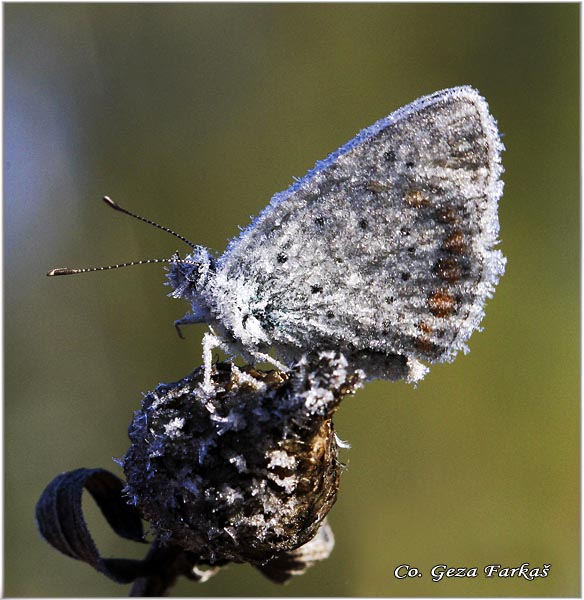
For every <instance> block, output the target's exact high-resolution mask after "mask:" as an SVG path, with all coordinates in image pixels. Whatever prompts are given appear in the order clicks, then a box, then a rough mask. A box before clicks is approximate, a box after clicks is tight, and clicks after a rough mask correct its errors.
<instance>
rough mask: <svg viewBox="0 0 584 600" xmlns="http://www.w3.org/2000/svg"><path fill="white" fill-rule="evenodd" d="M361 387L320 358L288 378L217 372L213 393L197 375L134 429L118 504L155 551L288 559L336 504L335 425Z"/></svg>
mask: <svg viewBox="0 0 584 600" xmlns="http://www.w3.org/2000/svg"><path fill="white" fill-rule="evenodd" d="M360 381H361V373H359V372H357V373H355V372H351V371H349V370H348V368H347V362H346V360H345V359H344V357H342V356H338V355H335V354H334V353H333V352H326V353H321V354H320V355H319V356H318V357H317V358H315V359H314V360H311V361H308V360H306V359H303V360H302V361H301V362H300V363H299V364H298V365H297V366H296V367H295V368H294V369H292V371H290V372H289V373H287V374H284V373H281V372H278V371H271V372H261V371H257V370H255V369H253V368H251V367H245V368H242V369H239V368H237V367H235V366H233V365H230V364H218V365H216V369H215V372H214V375H213V392H212V393H211V394H209V393H205V392H204V391H203V388H202V386H201V384H202V382H203V370H202V369H200V368H199V369H197V370H195V371H194V372H193V373H192V374H191V375H189V376H188V377H185V378H184V379H182V380H181V381H179V382H177V383H174V384H163V385H159V386H158V387H157V388H156V390H155V391H153V392H149V393H148V394H146V396H145V398H144V400H143V403H142V409H141V410H139V411H137V412H136V413H135V416H134V420H133V423H132V425H131V426H130V431H129V435H130V439H131V441H132V446H131V447H130V449H129V450H128V452H127V453H126V455H125V457H124V459H123V466H124V471H125V474H126V479H127V487H126V493H127V494H128V496H129V497H130V500H131V502H133V503H134V504H136V506H137V507H138V509H139V510H140V511H141V513H142V515H143V517H144V518H145V519H146V520H148V521H150V523H151V525H152V526H153V527H154V528H155V529H156V531H157V535H158V539H159V540H160V541H161V542H162V543H172V544H175V545H178V546H180V547H181V548H183V549H184V550H187V551H190V552H194V553H196V554H198V555H199V556H200V558H201V562H207V563H208V564H222V563H224V562H227V561H234V562H251V563H253V564H255V565H256V566H260V565H266V566H267V563H269V561H274V560H278V559H280V560H281V559H282V557H283V555H287V556H288V557H290V556H294V554H293V552H292V551H294V550H295V549H297V548H299V547H300V546H302V545H304V544H306V543H307V542H309V541H310V540H311V539H312V538H314V536H315V534H316V533H317V531H318V529H319V527H320V525H321V523H322V522H323V519H324V518H325V516H326V515H327V513H328V511H329V510H330V509H331V507H332V505H333V504H334V502H335V500H336V496H337V489H338V485H339V476H340V463H339V461H338V459H337V451H338V448H337V443H336V438H335V434H334V429H333V424H332V420H331V417H332V414H333V412H334V411H335V409H336V407H337V406H338V404H339V402H340V400H341V399H342V397H343V396H344V395H345V394H347V393H350V392H352V391H354V389H355V387H356V386H357V385H359V383H360ZM319 535H320V537H321V538H323V540H325V541H326V543H325V544H323V545H322V546H321V547H320V549H319V551H321V553H322V548H324V547H327V548H328V550H327V552H330V549H331V548H332V537H331V534H330V530H329V529H328V528H327V529H324V528H323V529H322V530H321V532H320V534H319ZM327 536H328V537H327ZM317 554H318V553H317ZM298 556H301V557H302V556H304V555H303V554H302V553H300V554H298ZM311 556H314V552H311ZM320 558H322V556H320V555H319V559H320ZM268 576H269V574H268Z"/></svg>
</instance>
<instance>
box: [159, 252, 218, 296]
mask: <svg viewBox="0 0 584 600" xmlns="http://www.w3.org/2000/svg"><path fill="white" fill-rule="evenodd" d="M215 264H216V261H215V258H214V257H213V256H212V255H211V253H210V252H209V250H208V249H207V248H204V247H203V246H195V248H194V250H193V252H191V253H190V254H188V255H187V256H186V257H185V258H184V259H183V258H180V256H179V255H178V252H177V253H175V254H173V256H172V260H171V266H170V269H169V271H168V273H167V275H166V277H167V278H168V283H167V285H170V286H172V288H173V291H172V292H171V293H170V294H169V295H170V296H172V297H173V298H184V299H185V300H187V301H189V302H191V303H192V302H194V301H196V300H197V299H199V298H200V297H201V292H202V291H203V290H204V289H205V288H206V287H207V285H208V284H209V281H210V280H211V279H212V277H213V275H214V273H215Z"/></svg>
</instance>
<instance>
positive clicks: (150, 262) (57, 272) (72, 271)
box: [47, 256, 198, 277]
mask: <svg viewBox="0 0 584 600" xmlns="http://www.w3.org/2000/svg"><path fill="white" fill-rule="evenodd" d="M177 262H179V263H183V264H188V265H197V264H198V263H196V262H194V261H190V260H182V259H180V258H178V256H173V257H172V258H149V259H148V260H134V261H132V262H125V263H120V264H119V265H108V266H106V267H87V268H84V269H67V268H63V269H51V270H50V271H49V272H48V273H47V277H55V276H57V275H77V274H78V273H93V272H95V271H111V270H112V269H123V268H124V267H135V266H137V265H154V264H160V263H177Z"/></svg>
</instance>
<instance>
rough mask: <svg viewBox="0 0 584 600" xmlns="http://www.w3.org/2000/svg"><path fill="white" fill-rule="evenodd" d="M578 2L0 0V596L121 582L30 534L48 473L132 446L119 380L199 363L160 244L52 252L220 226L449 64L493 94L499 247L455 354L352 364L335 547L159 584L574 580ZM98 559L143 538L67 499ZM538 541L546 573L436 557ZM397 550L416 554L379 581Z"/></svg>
mask: <svg viewBox="0 0 584 600" xmlns="http://www.w3.org/2000/svg"><path fill="white" fill-rule="evenodd" d="M579 12H580V7H579V6H578V5H577V4H472V5H471V4H444V5H442V4H432V5H429V4H411V5H409V4H370V5H354V4H343V5H335V4H324V5H322V4H321V5H307V4H288V5H270V4H265V5H254V4H222V5H213V4H210V5H209V4H164V5H162V4H100V5H96V4H93V5H92V4H42V5H41V4H5V5H4V15H5V22H4V24H5V39H4V44H5V70H4V77H5V96H4V97H5V105H4V106H5V113H4V136H5V137H4V144H5V155H4V158H5V164H4V176H5V179H4V185H5V188H4V192H5V204H4V207H5V212H4V224H5V228H4V252H5V254H4V256H5V263H4V267H5V270H4V275H5V287H4V289H5V305H4V308H5V322H4V323H5V345H6V346H5V349H6V351H5V447H4V452H5V506H4V508H5V521H4V522H5V541H4V543H5V546H4V549H5V571H4V578H5V582H4V593H5V594H6V595H9V596H60V597H68V596H123V595H125V594H126V593H127V589H128V588H127V587H125V586H118V585H116V584H114V583H111V582H110V581H108V580H106V579H105V578H104V577H102V576H101V575H99V574H98V573H96V572H94V571H93V570H92V569H91V568H90V567H88V566H86V565H84V564H82V563H79V562H76V561H73V560H71V559H69V558H67V557H65V556H61V555H60V554H58V553H57V552H56V551H53V550H52V549H51V548H49V547H48V546H47V545H46V544H45V543H44V542H43V541H41V540H40V538H39V536H38V534H37V532H36V529H35V524H34V521H33V514H34V505H35V502H36V500H37V499H38V497H39V495H40V493H41V491H42V490H43V488H44V486H45V485H46V484H47V483H48V482H49V481H50V480H51V479H52V478H53V477H54V476H55V475H57V474H58V473H59V472H61V471H65V470H71V469H74V468H77V467H81V466H85V467H97V466H101V467H105V468H107V469H110V470H112V471H114V472H115V473H118V474H120V469H119V467H118V466H117V465H116V464H115V463H114V462H113V461H112V457H119V456H121V455H122V454H123V453H124V452H125V450H126V449H127V447H128V439H127V435H126V430H127V426H128V424H129V422H130V419H131V416H132V411H133V410H135V409H137V408H138V406H139V403H140V399H141V392H142V391H146V390H148V389H151V388H152V387H154V386H155V385H156V384H158V383H159V382H161V381H174V380H176V379H179V378H180V377H182V376H184V375H186V374H187V373H188V372H190V371H191V370H192V369H193V368H194V367H195V366H196V365H198V364H200V360H201V346H200V339H201V336H202V333H203V332H204V329H205V328H204V327H202V326H201V327H193V328H190V329H189V330H188V331H187V334H188V337H187V340H186V341H182V340H180V339H179V338H178V337H177V335H176V332H175V330H174V328H173V326H172V323H173V320H174V319H176V318H179V317H181V316H182V315H183V314H184V312H186V309H187V305H186V304H184V303H181V302H177V301H176V300H172V299H169V298H167V297H166V296H165V294H166V292H167V291H168V289H167V288H164V287H163V286H162V282H163V280H164V277H163V274H162V269H161V268H159V267H157V266H152V267H144V268H136V269H127V270H124V271H117V272H110V273H97V274H93V275H86V276H79V277H70V278H63V279H48V278H47V277H45V272H46V271H47V269H49V268H51V267H55V266H87V265H107V264H111V263H115V262H121V261H126V260H132V259H143V258H149V257H168V256H170V254H171V253H172V252H173V251H174V250H175V249H177V248H179V247H180V249H181V251H182V250H184V248H183V247H181V246H180V244H179V243H178V241H177V240H173V239H172V238H170V237H169V236H167V235H164V234H162V233H160V232H157V231H155V230H153V229H151V228H148V227H146V226H145V225H143V224H141V223H138V222H132V221H131V220H130V219H128V218H127V217H125V216H123V215H119V214H116V213H114V212H113V211H110V210H108V209H107V208H105V207H104V206H103V205H102V203H101V202H100V198H101V196H103V195H104V194H109V195H111V196H112V197H113V198H114V199H117V200H118V201H119V202H120V203H121V204H124V205H126V206H127V207H128V208H130V209H132V210H135V211H136V212H138V213H140V214H143V215H145V216H147V217H150V218H152V219H155V220H157V221H159V222H161V223H163V224H165V225H168V226H169V227H173V228H175V229H177V230H178V231H179V232H181V233H183V234H184V235H185V236H187V237H188V238H190V239H192V240H194V241H196V242H198V243H201V244H204V245H207V246H210V247H212V248H214V249H217V250H223V248H224V247H225V244H226V242H227V240H228V238H230V237H233V236H235V235H236V234H237V232H238V225H240V226H245V225H247V224H248V222H249V216H250V215H255V214H257V213H258V212H259V211H260V210H261V209H262V208H263V207H264V206H265V205H266V203H267V202H268V200H269V198H270V197H271V195H272V194H273V193H275V192H277V191H279V190H282V189H284V188H286V187H287V186H288V185H289V184H290V183H291V182H292V177H293V176H302V175H303V174H304V173H305V172H306V170H307V169H308V168H310V167H312V166H313V165H314V163H315V161H316V160H317V159H321V158H324V157H325V156H326V155H327V154H328V153H329V152H331V151H332V150H334V149H335V148H337V147H338V146H339V145H340V144H342V143H344V142H345V141H347V140H348V139H349V138H350V137H352V136H353V135H354V134H355V133H356V132H357V131H358V130H359V129H361V128H363V127H365V126H367V125H370V124H371V123H373V122H374V121H375V120H376V119H378V118H380V117H382V116H384V115H386V114H388V113H389V112H391V111H393V110H394V109H397V108H398V107H400V106H402V105H403V104H406V103H408V102H409V101H411V100H413V99H415V98H417V97H419V96H421V95H423V94H427V93H430V92H433V91H435V90H438V89H442V88H445V87H449V86H453V85H459V84H472V85H473V86H475V87H477V88H478V89H479V90H480V91H481V92H482V93H483V94H484V95H485V97H486V98H487V100H488V101H489V104H490V107H491V110H492V112H493V114H494V116H495V118H496V119H497V120H498V122H499V127H500V130H501V131H502V132H503V133H504V136H505V137H504V142H505V144H506V146H507V152H506V153H505V155H504V164H505V168H506V173H505V175H504V179H505V194H504V197H503V200H502V202H501V210H500V216H501V238H502V240H503V241H502V246H501V247H502V249H503V251H504V253H505V254H506V256H507V257H508V267H507V273H506V275H505V277H504V278H503V279H502V281H501V283H500V285H499V287H498V289H497V292H496V294H495V297H494V298H493V299H492V300H491V301H490V302H489V303H488V306H487V311H486V312H487V316H486V319H485V320H484V322H483V326H484V332H482V333H480V334H475V336H474V337H473V338H472V339H471V343H470V346H471V350H472V351H471V353H470V354H469V355H467V356H460V357H459V358H458V359H457V360H456V362H455V363H454V364H450V365H440V366H435V367H434V368H433V369H432V371H431V373H430V374H429V375H428V376H427V377H426V379H425V380H424V381H423V382H421V383H420V384H419V385H418V387H417V389H414V388H413V387H410V386H407V385H406V384H404V383H395V384H391V383H389V382H374V383H371V384H370V385H368V386H367V387H366V389H364V390H361V391H359V392H358V394H357V395H356V396H355V397H353V398H348V399H346V400H345V402H344V403H343V406H342V407H341V410H340V411H339V413H338V416H337V418H336V421H335V422H336V426H337V430H338V433H339V435H340V436H341V438H343V439H345V440H348V441H349V442H350V443H351V444H352V449H351V450H349V451H344V453H343V460H344V461H345V462H347V463H348V467H347V469H346V470H345V472H344V474H343V477H342V481H341V489H340V495H339V499H338V502H337V504H336V506H335V507H334V508H333V510H332V512H331V515H330V521H331V524H332V526H333V529H334V532H335V535H336V547H335V550H334V552H333V554H332V556H331V557H330V558H329V559H328V560H327V561H325V562H324V563H322V564H319V565H317V566H315V567H314V568H313V569H311V570H310V571H309V572H308V573H307V574H306V575H304V576H303V577H299V578H297V579H295V580H294V581H292V582H291V583H290V584H289V585H287V586H285V587H279V586H276V585H274V584H272V583H270V582H269V581H267V580H265V579H263V578H262V576H261V575H260V574H259V573H257V572H256V571H255V570H254V569H252V568H251V567H249V566H246V565H234V566H231V567H230V568H228V569H226V570H224V571H223V572H221V573H220V574H219V575H217V576H216V577H215V578H214V579H212V580H211V581H209V582H208V583H205V584H199V585H197V584H194V583H192V582H188V581H186V580H181V581H180V583H179V584H178V585H177V586H176V587H175V588H174V590H173V594H174V595H176V596H181V595H182V596H189V595H205V596H232V595H236V596H250V595H254V596H256V595H257V596H266V595H268V596H280V595H282V596H303V595H312V596H491V597H492V596H529V597H534V596H578V595H579V593H580V581H579V573H580V555H579V534H580V522H579V506H580V497H579V489H580V488H579V473H580V470H579V433H580V412H579V310H578V307H579V131H580V121H579V119H580V116H579V51H580V49H579ZM86 504H87V509H88V511H89V513H90V522H91V528H92V531H93V532H94V533H95V537H96V541H97V543H98V545H99V547H100V549H101V551H102V552H103V554H105V555H106V556H135V557H138V556H142V554H143V552H144V548H143V547H141V546H140V547H136V546H135V545H132V544H131V543H129V542H128V543H126V542H119V541H118V540H117V538H116V537H115V536H114V534H113V533H110V532H109V530H108V528H107V526H106V525H105V524H104V522H103V521H102V520H101V518H100V516H99V514H98V513H97V509H95V507H94V506H93V505H92V503H91V501H88V502H87V503H86ZM524 562H529V563H530V565H531V566H541V565H543V564H544V563H547V564H551V565H552V568H551V572H550V575H549V576H548V577H547V578H545V579H539V580H535V581H531V582H529V581H526V580H524V579H497V578H495V579H485V578H483V577H482V576H479V577H478V578H477V579H469V580H466V579H450V580H443V581H441V582H440V583H434V582H432V581H431V579H430V576H429V570H430V568H431V567H432V566H433V565H436V564H446V565H449V566H455V567H459V566H466V567H473V566H478V567H482V566H484V565H487V564H491V563H498V564H501V565H503V566H510V567H514V566H518V565H521V564H522V563H524ZM400 564H409V565H413V566H416V567H418V568H419V569H420V570H422V571H423V572H424V573H425V575H424V577H422V578H414V579H406V580H398V579H396V578H395V577H394V576H393V572H394V569H395V568H396V567H397V566H398V565H400Z"/></svg>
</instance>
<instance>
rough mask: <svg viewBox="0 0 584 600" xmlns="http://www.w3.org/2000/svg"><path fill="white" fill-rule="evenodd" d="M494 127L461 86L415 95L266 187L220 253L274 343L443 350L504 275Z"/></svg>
mask: <svg viewBox="0 0 584 600" xmlns="http://www.w3.org/2000/svg"><path fill="white" fill-rule="evenodd" d="M502 149H503V146H502V144H501V142H500V140H499V134H498V132H497V128H496V123H495V121H494V120H493V118H492V117H491V116H490V114H489V111H488V106H487V103H486V101H485V100H484V99H483V98H482V97H481V96H480V95H479V94H478V92H476V91H475V90H474V89H472V88H470V87H460V88H453V89H449V90H444V91H441V92H437V93H435V94H432V95H430V96H426V97H424V98H421V99H419V100H417V101H415V102H413V103H412V104H410V105H408V106H406V107H404V108H402V109H400V110H398V111H397V112H395V113H393V114H391V115H390V116H388V117H386V118H385V119H382V120H380V121H378V122H377V123H375V124H374V125H372V126H371V127H369V128H368V129H365V130H363V131H362V132H361V133H359V134H358V135H357V136H356V137H355V138H354V139H353V140H351V141H350V142H348V143H347V144H346V145H345V146H343V147H341V148H340V149H339V150H337V151H336V152H334V153H333V154H331V155H330V156H329V157H328V158H327V159H325V160H324V161H321V162H319V163H317V165H316V167H315V168H314V169H313V170H311V171H310V172H309V173H308V174H307V175H306V176H305V177H304V178H303V179H301V180H299V181H298V182H296V183H295V184H294V185H292V186H291V187H290V188H289V189H288V190H286V191H284V192H281V193H279V194H276V195H275V196H274V197H273V198H272V201H271V202H270V204H269V206H268V207H267V208H266V209H265V210H264V211H263V212H262V213H261V214H260V216H259V217H258V218H257V219H256V220H254V221H253V222H252V223H251V225H250V226H249V227H248V228H247V229H246V230H245V231H243V232H242V234H241V235H240V237H239V238H237V239H235V240H233V241H232V242H231V243H230V245H229V247H228V249H227V251H226V252H225V254H224V255H223V256H222V257H221V259H220V260H219V263H218V272H217V285H218V288H222V287H223V289H224V290H225V292H226V293H227V294H228V288H229V286H231V285H234V282H237V281H239V282H245V285H246V288H247V290H248V298H247V299H246V302H247V304H248V306H249V309H250V312H251V314H252V315H253V316H254V317H255V318H256V319H257V320H258V321H259V323H260V324H261V325H262V327H263V329H264V331H265V332H266V334H267V336H268V337H269V339H270V341H271V342H272V343H273V345H274V346H276V347H284V348H286V347H290V348H298V349H299V350H300V351H305V350H308V349H312V348H315V347H319V346H329V347H330V346H336V347H342V348H346V349H349V350H350V351H351V350H367V351H376V352H380V353H382V354H387V355H393V354H399V355H402V356H405V357H413V358H418V359H422V360H428V361H431V362H434V361H445V360H452V359H453V358H454V356H455V355H456V354H457V352H458V351H459V350H461V349H462V348H466V346H465V342H466V341H467V339H468V338H469V337H470V335H471V333H472V332H473V331H474V330H475V329H476V328H477V327H478V325H479V323H480V321H481V319H482V317H483V305H484V303H485V300H486V298H487V297H489V296H490V295H491V294H492V292H493V289H494V286H495V284H496V283H497V281H498V279H499V277H500V276H501V275H502V273H503V271H504V267H505V259H504V258H503V256H502V254H501V252H500V251H498V250H495V249H494V246H495V245H496V243H497V235H498V231H499V223H498V217H497V204H498V200H499V198H500V196H501V193H502V188H503V184H502V182H501V181H500V180H499V176H500V174H501V172H502V167H501V161H500V153H501V151H502Z"/></svg>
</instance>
